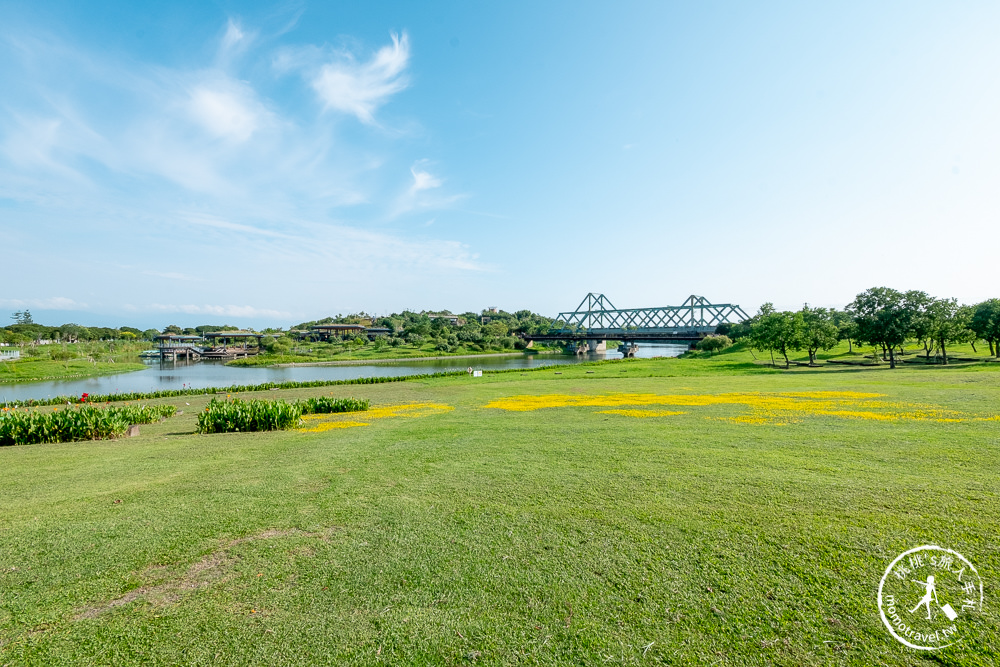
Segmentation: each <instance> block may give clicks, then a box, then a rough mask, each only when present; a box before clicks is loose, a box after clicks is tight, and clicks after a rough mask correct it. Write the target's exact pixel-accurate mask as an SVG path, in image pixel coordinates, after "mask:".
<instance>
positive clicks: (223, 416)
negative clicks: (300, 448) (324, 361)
mask: <svg viewBox="0 0 1000 667" xmlns="http://www.w3.org/2000/svg"><path fill="white" fill-rule="evenodd" d="M301 416H302V406H301V405H299V404H297V403H289V402H288V401H285V400H280V399H279V400H277V401H266V400H263V399H259V398H254V399H250V400H248V401H247V400H243V399H241V398H234V399H228V400H222V401H220V400H218V399H217V398H213V399H212V402H211V403H209V404H208V407H207V408H205V411H204V412H201V413H199V414H198V432H199V433H233V432H247V431H278V430H282V429H288V428H293V427H295V426H298V423H299V418H300V417H301Z"/></svg>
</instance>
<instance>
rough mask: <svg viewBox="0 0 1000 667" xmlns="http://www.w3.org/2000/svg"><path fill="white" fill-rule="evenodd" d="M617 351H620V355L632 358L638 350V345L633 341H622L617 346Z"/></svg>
mask: <svg viewBox="0 0 1000 667" xmlns="http://www.w3.org/2000/svg"><path fill="white" fill-rule="evenodd" d="M618 351H619V352H621V353H622V356H623V357H625V358H626V359H632V358H634V357H635V355H636V353H637V352H638V351H639V346H638V345H636V344H635V343H631V344H629V343H622V344H621V345H620V346H618Z"/></svg>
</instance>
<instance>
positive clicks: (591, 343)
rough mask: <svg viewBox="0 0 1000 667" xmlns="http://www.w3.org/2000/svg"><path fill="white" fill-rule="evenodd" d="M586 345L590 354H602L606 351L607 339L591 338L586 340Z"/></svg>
mask: <svg viewBox="0 0 1000 667" xmlns="http://www.w3.org/2000/svg"><path fill="white" fill-rule="evenodd" d="M587 347H589V348H590V353H591V354H603V353H604V352H607V351H608V341H606V340H594V339H591V340H588V341H587Z"/></svg>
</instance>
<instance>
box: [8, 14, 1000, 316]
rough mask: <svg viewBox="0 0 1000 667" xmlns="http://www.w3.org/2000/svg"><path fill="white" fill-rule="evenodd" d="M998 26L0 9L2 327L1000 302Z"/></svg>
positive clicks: (894, 20)
mask: <svg viewBox="0 0 1000 667" xmlns="http://www.w3.org/2000/svg"><path fill="white" fill-rule="evenodd" d="M998 24H1000V4H997V3H990V2H981V3H979V2H964V3H929V2H898V3H894V2H880V3H868V2H844V3H825V4H823V3H793V2H789V3H781V2H764V3H744V2H706V3H690V2H667V1H662V0H657V1H651V2H632V1H628V0H623V1H622V2H616V3H607V2H581V1H573V2H559V1H553V2H545V3H538V2H516V1H515V2H504V3H469V2H434V1H431V2H426V3H413V2H388V1H386V2H378V3H329V2H297V1H290V2H281V3H261V2H252V1H246V2H206V1H204V0H202V1H199V2H183V1H181V2H169V3H144V2H134V1H133V2H99V1H95V2H87V3H79V2H45V1H37V0H36V1H33V2H7V1H5V0H0V90H2V91H3V93H2V95H0V323H2V322H4V321H5V320H6V323H10V322H12V320H7V318H8V317H9V315H8V312H9V313H13V312H15V311H20V310H23V309H25V308H28V309H30V310H31V312H32V314H33V315H34V318H35V320H36V321H39V322H43V323H46V324H51V325H58V324H62V323H66V322H77V323H80V324H84V325H92V326H120V325H130V326H138V327H140V328H147V327H156V328H162V327H165V326H166V325H168V324H179V325H181V326H194V325H198V324H203V323H213V324H222V323H228V324H233V325H238V326H252V327H257V328H263V327H266V326H285V327H287V326H289V325H291V324H294V323H298V322H303V321H308V320H315V319H319V318H323V317H326V316H330V315H336V314H338V313H344V314H346V313H351V312H358V311H365V312H368V313H374V314H385V313H389V312H394V311H401V310H403V309H407V308H408V309H413V310H439V309H448V310H451V311H453V312H465V311H476V312H478V311H480V310H482V309H483V308H486V307H490V306H496V307H499V308H503V309H505V310H509V311H514V310H520V309H525V308H527V309H530V310H533V311H536V312H539V313H542V314H546V315H549V316H555V315H556V314H557V313H558V312H560V311H567V310H572V309H573V308H574V307H575V306H576V305H577V303H579V302H580V301H581V299H582V298H583V297H584V296H585V295H586V294H587V293H588V292H599V293H604V294H605V295H606V296H607V297H608V298H609V299H610V300H611V302H612V303H614V304H615V305H616V306H617V307H619V308H640V307H652V306H663V305H676V304H680V303H681V302H683V301H684V299H686V298H687V296H688V295H690V294H698V295H702V296H705V297H706V298H708V299H709V300H710V301H713V302H715V303H735V304H739V305H741V306H742V307H743V308H744V310H746V311H747V312H750V313H753V312H755V311H756V310H757V308H758V307H759V306H760V305H761V304H762V303H764V302H772V303H774V304H775V305H776V306H777V307H778V308H781V309H797V308H799V307H801V306H802V304H804V303H809V304H810V305H813V306H829V307H843V306H844V305H846V304H847V303H848V302H850V301H851V300H852V299H853V298H854V296H855V295H856V294H857V293H858V292H860V291H862V290H864V289H867V288H869V287H874V286H883V285H884V286H888V287H894V288H897V289H901V290H907V289H920V290H924V291H927V292H928V293H930V294H932V295H934V296H940V297H955V298H958V299H959V301H961V302H964V303H975V302H978V301H982V300H984V299H986V298H992V297H998V296H1000V294H998V293H997V290H998V287H997V285H998V281H997V277H998V262H997V261H996V257H997V251H996V249H995V240H996V233H997V223H998V218H1000V188H998V187H997V183H1000V123H998V118H1000V114H998V112H1000V85H998V83H1000V40H997V39H996V36H995V26H997V25H998Z"/></svg>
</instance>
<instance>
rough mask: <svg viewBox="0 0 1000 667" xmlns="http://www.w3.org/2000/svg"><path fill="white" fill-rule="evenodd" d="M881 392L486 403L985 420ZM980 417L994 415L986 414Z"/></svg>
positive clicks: (770, 417)
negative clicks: (720, 408) (719, 408)
mask: <svg viewBox="0 0 1000 667" xmlns="http://www.w3.org/2000/svg"><path fill="white" fill-rule="evenodd" d="M882 398H884V395H883V394H873V393H864V392H854V391H813V392H809V391H805V392H787V393H764V392H730V393H723V394H626V393H620V394H604V395H580V394H545V395H541V396H523V395H522V396H508V397H506V398H499V399H496V400H493V401H490V402H489V403H487V404H486V405H485V406H483V407H485V408H493V409H498V410H506V411H510V412H531V411H534V410H541V409H546V408H563V407H609V408H618V409H613V410H601V411H599V413H600V414H620V415H623V416H627V417H639V418H642V417H656V416H664V415H670V414H684V413H682V412H667V411H658V410H641V409H636V408H637V407H645V406H654V405H664V406H683V407H704V406H725V405H732V406H736V407H738V408H742V409H743V410H744V412H743V413H742V414H738V415H734V416H726V417H709V418H710V419H717V420H720V421H726V422H729V423H733V424H770V425H786V424H788V423H791V422H796V421H800V420H799V419H798V418H799V417H802V416H829V417H838V418H842V419H861V420H869V421H884V422H894V421H936V422H958V421H971V420H973V419H977V420H978V419H984V418H982V417H971V416H969V415H965V414H963V413H961V412H957V411H954V410H945V409H943V408H939V407H937V406H933V405H924V404H919V403H903V402H898V401H884V400H877V399H882ZM985 419H991V420H993V419H997V417H986V418H985Z"/></svg>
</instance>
